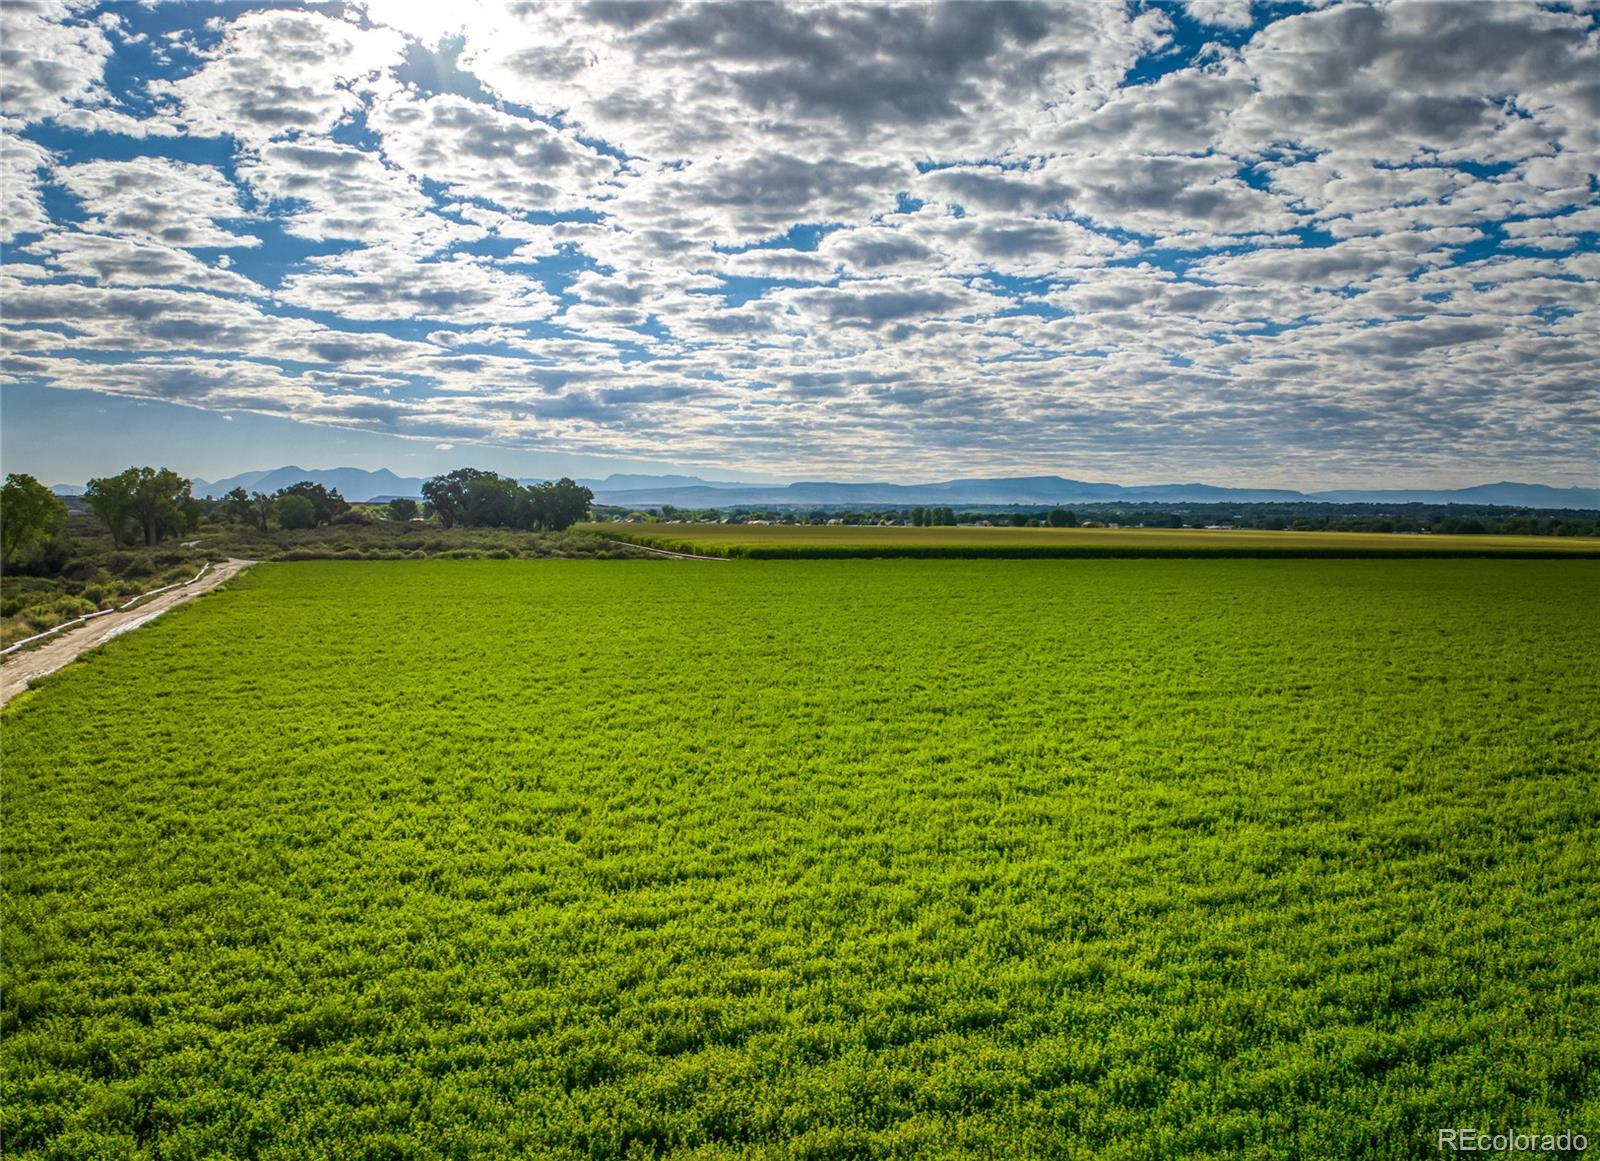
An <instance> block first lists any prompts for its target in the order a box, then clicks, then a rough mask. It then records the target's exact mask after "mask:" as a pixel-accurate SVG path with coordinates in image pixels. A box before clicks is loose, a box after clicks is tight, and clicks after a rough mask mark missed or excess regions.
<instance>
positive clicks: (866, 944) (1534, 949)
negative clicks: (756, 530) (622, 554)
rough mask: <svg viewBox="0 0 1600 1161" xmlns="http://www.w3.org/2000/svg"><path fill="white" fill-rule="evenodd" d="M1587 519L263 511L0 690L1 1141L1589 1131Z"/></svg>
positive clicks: (517, 1145) (753, 1146) (1039, 1147)
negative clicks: (546, 534)
mask: <svg viewBox="0 0 1600 1161" xmlns="http://www.w3.org/2000/svg"><path fill="white" fill-rule="evenodd" d="M1597 596H1600V563H1597V562H1594V561H1586V560H1570V561H1510V560H1507V561H1495V560H1400V561H1378V560H1332V561H1328V560H1321V561H1319V560H1148V559H1147V560H1046V561H1011V560H982V561H944V560H888V561H884V560H880V561H850V560H847V561H788V562H761V561H734V562H728V563H697V562H672V561H664V560H661V561H633V562H621V561H618V562H576V561H428V562H403V563H376V562H365V563H344V562H328V563H304V564H277V565H264V566H261V567H258V568H257V569H255V570H253V571H252V572H250V573H248V574H246V575H245V576H244V577H243V578H241V579H239V580H238V581H236V582H234V583H233V584H232V585H231V586H230V587H229V588H228V589H225V590H223V591H219V592H217V593H214V594H211V595H208V596H205V597H202V598H200V599H199V600H198V601H196V602H194V603H193V604H191V605H189V606H187V607H185V608H183V609H181V610H179V611H177V612H174V613H172V614H169V615H167V616H166V617H163V618H162V619H160V620H158V621H156V622H154V623H153V624H151V625H149V626H146V627H144V628H142V629H140V630H139V631H137V632H135V633H131V634H128V635H126V636H124V637H121V638H119V639H117V640H115V641H113V642H111V643H110V645H108V646H107V647H106V648H105V649H103V650H102V651H100V652H98V653H96V654H93V655H91V656H89V657H88V658H86V659H85V660H83V661H81V662H78V663H76V664H74V665H73V666H70V667H69V668H68V669H67V670H65V671H63V672H62V673H61V674H59V675H57V676H56V677H54V678H52V679H49V680H47V681H46V682H44V683H42V685H41V688H39V689H38V690H36V691H34V692H31V693H29V694H26V695H24V696H23V697H21V698H19V699H18V700H17V701H15V702H13V703H12V705H11V706H10V707H8V709H7V710H6V711H5V714H4V719H3V723H0V724H3V746H4V770H3V786H0V790H3V802H0V807H3V823H4V825H3V841H4V867H3V870H4V874H3V880H0V889H3V903H4V914H3V941H4V942H3V968H4V980H3V984H4V1024H3V1033H4V1035H3V1040H0V1059H3V1078H0V1079H3V1085H4V1093H3V1095H4V1100H3V1111H0V1117H3V1123H0V1129H3V1134H4V1148H5V1150H6V1153H7V1155H8V1156H10V1157H16V1158H31V1157H61V1158H68V1157H71V1158H82V1157H108V1158H109V1157H145V1158H155V1157H160V1158H190V1157H193V1158H198V1157H243V1156H251V1157H261V1158H304V1157H339V1158H366V1157H372V1158H379V1157H418V1158H422V1157H541V1158H542V1157H551V1158H637V1157H661V1156H672V1157H699V1158H713V1157H715V1158H722V1157H760V1158H767V1157H771V1158H779V1157H783V1158H789V1157H793V1158H801V1157H807V1158H856V1157H863V1158H865V1157H907V1158H910V1157H919V1158H920V1157H990V1158H1032V1157H1038V1158H1046V1157H1048V1158H1084V1159H1089V1158H1096V1159H1099V1158H1151V1159H1155V1158H1175V1157H1194V1158H1218V1159H1221V1158H1241V1157H1242V1158H1302V1157H1378V1158H1413V1157H1414V1158H1422V1157H1433V1156H1438V1155H1439V1153H1438V1150H1437V1145H1436V1136H1435V1134H1436V1132H1437V1130H1438V1129H1440V1128H1445V1127H1450V1126H1475V1127H1477V1128H1480V1129H1486V1130H1489V1129H1514V1130H1523V1131H1529V1132H1535V1131H1537V1132H1543V1131H1551V1132H1554V1131H1559V1130H1561V1129H1568V1130H1573V1131H1586V1132H1587V1133H1588V1135H1589V1138H1590V1140H1591V1141H1593V1140H1595V1139H1596V1138H1597V1137H1600V1018H1597V1016H1596V1013H1597V1012H1600V925H1597V924H1596V922H1595V916H1596V915H1597V914H1600V858H1597V857H1596V852H1597V850H1600V714H1597V713H1596V706H1597V705H1600V648H1597V647H1596V641H1597V640H1600V600H1597V599H1596V598H1597Z"/></svg>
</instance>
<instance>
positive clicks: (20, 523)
mask: <svg viewBox="0 0 1600 1161" xmlns="http://www.w3.org/2000/svg"><path fill="white" fill-rule="evenodd" d="M66 519H67V506H66V505H65V504H63V503H62V502H61V501H60V500H59V499H57V497H56V494H55V493H54V492H52V491H51V490H50V489H49V488H47V487H45V486H44V485H43V484H41V483H40V482H39V481H38V480H36V479H34V478H33V477H32V476H24V475H9V476H7V477H6V482H5V487H3V488H0V559H3V560H5V561H7V562H10V561H15V560H16V559H17V558H18V557H19V556H26V555H28V554H29V553H31V552H32V551H33V550H34V549H36V548H38V547H39V546H40V545H43V544H47V543H49V541H50V540H51V539H52V538H54V536H55V534H56V533H57V532H59V531H61V525H62V524H64V523H65V522H66Z"/></svg>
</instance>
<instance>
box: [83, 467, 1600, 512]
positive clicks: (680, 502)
mask: <svg viewBox="0 0 1600 1161" xmlns="http://www.w3.org/2000/svg"><path fill="white" fill-rule="evenodd" d="M301 480H311V481H312V482H313V483H318V484H321V485H323V486H324V487H326V488H330V489H333V488H337V489H338V490H339V493H340V495H342V496H344V498H345V499H347V500H351V501H355V502H363V501H374V500H388V499H391V498H393V497H395V496H411V497H416V496H420V495H421V494H422V484H423V479H422V478H421V477H418V476H397V475H395V474H394V473H393V472H391V471H389V470H388V469H387V468H383V469H379V470H378V471H375V472H369V471H366V470H364V469H362V468H328V469H318V468H302V467H296V466H293V465H291V466H289V467H283V468H273V469H270V470H267V471H259V472H241V473H240V474H239V475H236V476H229V477H228V478H227V479H224V480H210V481H208V480H200V479H197V480H195V481H194V494H195V495H196V496H222V495H225V494H226V493H228V492H230V491H232V490H233V489H234V488H244V489H246V490H247V491H251V492H268V493H270V492H276V491H277V490H278V489H279V488H286V487H288V486H289V485H290V484H294V483H298V482H299V481H301ZM524 482H525V483H526V482H529V481H524ZM578 482H579V483H580V484H583V485H584V486H585V487H588V488H590V489H592V490H593V491H594V494H595V500H596V501H598V502H599V503H602V504H615V505H620V506H623V507H628V508H656V507H660V506H661V505H662V504H672V505H674V506H676V507H679V508H726V507H732V506H735V505H750V506H759V507H771V508H801V507H805V508H827V507H834V508H847V507H896V508H904V507H914V506H916V505H919V504H920V505H924V506H926V505H938V506H944V507H977V506H994V507H1005V506H1008V505H1022V506H1040V505H1047V504H1049V505H1053V504H1110V503H1117V502H1123V503H1159V504H1185V503H1189V504H1203V503H1218V502H1220V503H1229V502H1231V503H1236V504H1265V503H1302V504H1304V503H1317V502H1322V503H1329V504H1496V505H1503V506H1506V507H1515V508H1597V509H1600V488H1552V487H1548V486H1546V485H1544V484H1516V483H1510V482H1504V481H1503V482H1501V483H1498V484H1480V485H1478V486H1477V487H1473V488H1454V489H1438V488H1418V489H1380V490H1360V489H1340V490H1336V491H1327V492H1294V491H1290V490H1287V489H1283V488H1222V487H1217V486H1215V485H1212V484H1145V485H1139V486H1134V487H1125V486H1123V485H1121V484H1099V483H1090V482H1086V481H1083V480H1068V479H1063V478H1062V477H1060V476H1016V477H1004V478H995V479H987V478H979V479H959V480H945V481H942V482H937V483H929V484H889V483H871V484H836V483H829V482H826V481H804V482H800V483H794V484H788V485H784V486H776V485H772V484H741V483H725V482H720V481H711V480H703V479H701V478H700V477H698V476H682V475H666V476H646V475H623V474H615V475H610V476H607V477H606V478H605V479H603V480H595V479H584V480H579V481H578ZM55 491H56V492H58V493H59V494H61V495H73V494H76V493H78V492H81V491H82V489H81V488H76V487H73V486H71V485H57V486H56V488H55Z"/></svg>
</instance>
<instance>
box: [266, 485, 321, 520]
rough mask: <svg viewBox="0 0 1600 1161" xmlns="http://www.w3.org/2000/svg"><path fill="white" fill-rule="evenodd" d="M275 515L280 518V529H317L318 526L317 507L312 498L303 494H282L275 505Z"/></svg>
mask: <svg viewBox="0 0 1600 1161" xmlns="http://www.w3.org/2000/svg"><path fill="white" fill-rule="evenodd" d="M273 509H274V512H273V514H274V515H275V516H277V518H278V527H280V528H296V529H301V528H315V527H316V526H317V509H316V505H314V504H313V503H312V502H311V499H310V497H308V496H306V495H305V494H304V493H301V492H280V493H278V498H277V500H276V501H275V502H274V503H273Z"/></svg>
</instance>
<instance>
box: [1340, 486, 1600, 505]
mask: <svg viewBox="0 0 1600 1161" xmlns="http://www.w3.org/2000/svg"><path fill="white" fill-rule="evenodd" d="M1312 498H1313V499H1316V500H1327V501H1329V502H1331V503H1335V504H1498V505H1504V506H1505V507H1509V508H1600V488H1550V487H1546V486H1545V485H1544V484H1513V483H1511V482H1509V481H1505V480H1502V481H1501V482H1500V483H1498V484H1479V485H1477V486H1476V487H1473V488H1456V489H1454V490H1451V491H1443V492H1439V491H1378V492H1359V491H1357V492H1315V493H1313V494H1312Z"/></svg>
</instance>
